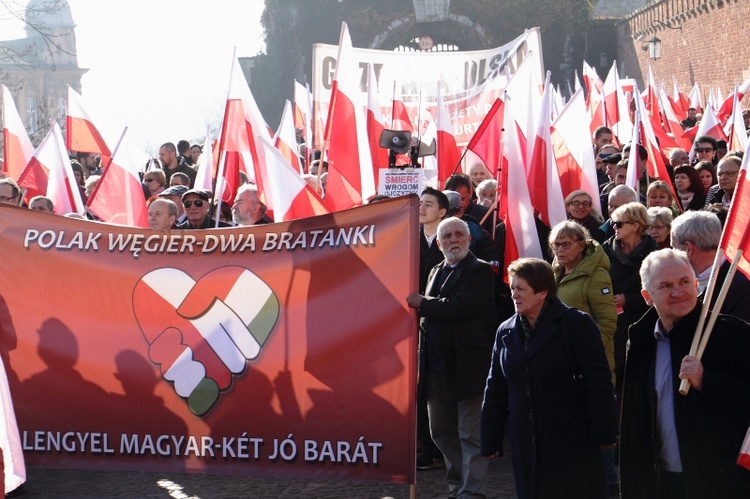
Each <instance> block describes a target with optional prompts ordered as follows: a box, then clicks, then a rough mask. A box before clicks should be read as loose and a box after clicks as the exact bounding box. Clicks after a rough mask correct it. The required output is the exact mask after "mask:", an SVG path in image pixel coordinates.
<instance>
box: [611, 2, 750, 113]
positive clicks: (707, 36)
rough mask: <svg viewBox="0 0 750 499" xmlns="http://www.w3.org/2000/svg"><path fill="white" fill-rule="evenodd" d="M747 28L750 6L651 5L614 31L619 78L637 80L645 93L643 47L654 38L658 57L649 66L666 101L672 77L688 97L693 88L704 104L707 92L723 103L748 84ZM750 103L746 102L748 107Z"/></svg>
mask: <svg viewBox="0 0 750 499" xmlns="http://www.w3.org/2000/svg"><path fill="white" fill-rule="evenodd" d="M748 22H750V1H749V0H662V1H657V2H653V3H652V4H650V5H648V6H646V7H644V8H642V9H639V10H638V11H636V12H634V13H633V14H631V16H630V17H628V18H627V19H625V20H624V21H622V22H620V23H619V24H618V26H617V31H618V33H617V37H618V41H619V56H620V63H621V68H623V69H624V71H623V72H622V74H621V76H629V77H631V78H635V79H636V81H637V82H638V86H639V88H640V89H641V90H642V89H643V88H644V81H645V80H646V79H647V75H648V66H647V64H648V61H649V53H648V50H646V51H644V50H642V47H643V46H648V42H647V41H648V40H650V39H652V38H653V37H656V38H659V39H661V47H662V49H661V52H662V54H661V58H660V59H658V60H651V61H650V62H651V69H652V71H653V73H654V78H655V80H656V82H657V84H658V83H659V82H663V83H664V85H665V88H666V90H667V92H668V93H669V94H670V95H671V94H672V76H673V75H674V77H676V79H677V82H678V84H679V85H680V88H681V90H682V91H683V92H684V93H685V94H686V95H687V94H688V92H689V91H690V89H691V88H692V87H693V84H694V83H696V82H697V83H698V86H699V87H700V89H701V92H702V93H703V98H704V102H705V99H706V98H707V97H708V93H709V91H710V89H711V88H720V89H721V92H722V95H723V96H724V97H727V96H728V95H729V93H730V92H732V91H733V90H734V86H735V85H739V84H740V83H742V82H743V81H745V80H746V79H748V78H750V42H749V37H748V34H747V33H748V26H747V24H748ZM665 25H666V26H665ZM667 26H669V27H671V28H678V27H680V26H681V27H682V29H670V28H669V27H667ZM639 37H640V38H641V39H640V40H637V38H639ZM749 102H750V97H746V98H745V102H744V104H745V106H746V107H747V106H748V103H749Z"/></svg>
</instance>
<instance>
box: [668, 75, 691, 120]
mask: <svg viewBox="0 0 750 499" xmlns="http://www.w3.org/2000/svg"><path fill="white" fill-rule="evenodd" d="M672 83H673V86H674V88H673V89H672V90H673V97H672V99H673V106H674V112H675V114H676V115H677V116H680V117H682V116H687V112H688V109H689V108H690V101H689V100H688V98H687V97H685V94H683V93H682V90H680V85H679V84H678V83H677V78H676V77H674V76H672ZM683 119H684V118H683Z"/></svg>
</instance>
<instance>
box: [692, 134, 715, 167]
mask: <svg viewBox="0 0 750 499" xmlns="http://www.w3.org/2000/svg"><path fill="white" fill-rule="evenodd" d="M718 148H719V146H718V144H717V142H716V139H715V138H713V137H710V136H708V135H703V136H701V137H698V138H697V139H695V158H694V159H693V161H694V162H696V163H697V162H699V161H710V162H711V164H712V165H714V166H716V162H717V161H718V159H717V157H716V150H717V149H718Z"/></svg>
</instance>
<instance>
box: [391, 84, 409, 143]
mask: <svg viewBox="0 0 750 499" xmlns="http://www.w3.org/2000/svg"><path fill="white" fill-rule="evenodd" d="M391 130H405V131H409V132H414V127H413V126H412V124H411V118H409V111H407V110H406V104H404V101H403V100H401V83H400V82H399V81H394V82H393V101H392V108H391Z"/></svg>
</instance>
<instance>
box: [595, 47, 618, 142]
mask: <svg viewBox="0 0 750 499" xmlns="http://www.w3.org/2000/svg"><path fill="white" fill-rule="evenodd" d="M619 80H620V78H619V75H618V74H617V61H612V67H611V68H609V73H607V78H606V79H605V80H604V84H603V85H602V100H600V101H599V103H598V104H597V107H596V108H595V109H594V113H593V115H592V116H591V126H590V129H591V134H592V135H593V134H594V131H595V130H596V129H597V128H599V127H600V126H606V127H609V128H610V129H611V130H612V131H613V132H614V131H615V130H616V128H617V127H616V125H617V124H618V123H619V122H620V103H619V101H618V88H619V86H620V85H619ZM615 136H616V137H617V136H618V135H617V133H615ZM617 143H618V144H619V142H617Z"/></svg>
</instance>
